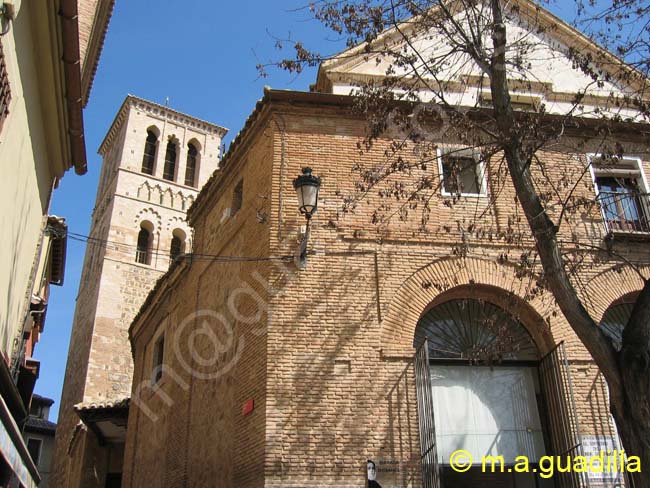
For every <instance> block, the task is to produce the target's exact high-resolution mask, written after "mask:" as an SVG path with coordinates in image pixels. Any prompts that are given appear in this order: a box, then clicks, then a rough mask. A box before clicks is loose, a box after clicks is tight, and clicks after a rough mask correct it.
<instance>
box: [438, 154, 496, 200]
mask: <svg viewBox="0 0 650 488" xmlns="http://www.w3.org/2000/svg"><path fill="white" fill-rule="evenodd" d="M440 170H441V174H442V192H443V194H445V195H485V184H484V181H483V162H482V161H480V160H479V159H478V158H476V157H474V156H465V155H450V154H446V155H444V154H443V155H442V156H440Z"/></svg>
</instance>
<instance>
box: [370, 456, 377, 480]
mask: <svg viewBox="0 0 650 488" xmlns="http://www.w3.org/2000/svg"><path fill="white" fill-rule="evenodd" d="M375 478H377V466H375V462H374V461H371V460H370V459H368V479H369V480H370V481H374V480H375Z"/></svg>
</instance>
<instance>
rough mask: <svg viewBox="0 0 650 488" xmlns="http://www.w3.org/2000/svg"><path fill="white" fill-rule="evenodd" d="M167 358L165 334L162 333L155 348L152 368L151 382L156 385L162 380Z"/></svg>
mask: <svg viewBox="0 0 650 488" xmlns="http://www.w3.org/2000/svg"><path fill="white" fill-rule="evenodd" d="M164 360H165V336H164V334H163V335H161V336H160V337H159V338H158V340H156V343H155V345H154V348H153V368H152V370H151V382H152V383H153V384H154V385H155V384H156V383H158V382H159V381H160V379H161V378H162V375H163V365H164Z"/></svg>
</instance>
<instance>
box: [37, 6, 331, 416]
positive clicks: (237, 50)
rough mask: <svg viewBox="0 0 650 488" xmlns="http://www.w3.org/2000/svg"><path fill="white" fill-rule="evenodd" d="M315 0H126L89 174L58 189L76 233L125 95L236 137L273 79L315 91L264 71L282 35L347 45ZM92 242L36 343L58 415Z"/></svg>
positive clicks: (105, 77)
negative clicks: (320, 16) (324, 21)
mask: <svg viewBox="0 0 650 488" xmlns="http://www.w3.org/2000/svg"><path fill="white" fill-rule="evenodd" d="M305 4H306V1H304V0H303V1H300V0H290V1H284V2H275V1H265V2H261V1H258V0H239V1H237V2H226V1H206V0H184V1H183V2H170V1H162V2H161V1H157V2H154V1H152V0H138V1H133V0H116V6H115V10H114V12H113V17H112V20H111V24H110V27H109V30H108V34H107V36H106V41H105V44H104V50H103V53H102V57H101V61H100V64H99V69H98V71H97V74H96V77H95V82H94V85H93V89H92V92H91V95H90V102H89V104H88V106H87V107H86V110H85V112H84V125H85V132H86V151H87V157H88V168H89V170H88V173H87V174H86V175H84V176H77V175H75V174H74V172H72V171H70V172H68V173H67V174H66V175H65V177H64V178H63V180H62V181H61V184H60V186H59V188H58V189H57V190H56V191H55V192H54V198H53V201H52V209H51V213H53V214H55V215H60V216H64V217H65V218H66V220H67V222H68V228H69V230H70V232H76V233H80V234H84V235H88V233H89V225H90V215H91V212H92V209H93V206H94V203H95V192H96V189H97V181H98V176H99V170H100V167H101V157H100V156H99V155H98V154H97V148H98V147H99V144H100V143H101V141H102V139H103V138H104V135H105V134H106V131H107V130H108V128H109V127H110V124H111V122H112V121H113V118H114V117H115V114H116V112H117V110H118V109H119V107H120V105H121V104H122V101H123V100H124V97H125V96H126V95H127V94H128V93H131V94H133V95H136V96H139V97H142V98H145V99H148V100H151V101H154V102H157V103H161V104H164V102H165V98H166V97H169V99H170V107H172V108H174V109H176V110H179V111H181V112H186V113H188V114H191V115H194V116H196V117H199V118H201V119H205V120H209V121H211V122H214V123H216V124H219V125H222V126H224V127H227V128H229V129H230V132H229V134H228V136H227V137H226V139H225V142H226V144H228V143H229V142H230V141H231V140H232V138H233V137H234V136H235V135H236V134H237V132H238V131H239V129H240V128H241V127H242V126H243V123H244V121H245V120H246V117H247V116H248V114H249V113H250V112H251V111H252V109H253V108H254V106H255V102H256V101H257V100H258V99H259V98H261V97H262V94H263V88H264V85H270V86H271V87H273V88H288V89H295V90H308V88H309V84H310V83H313V82H314V81H315V78H316V76H315V72H314V71H313V70H310V71H308V72H305V73H303V74H302V75H300V76H299V77H297V78H296V77H295V76H292V75H288V74H286V73H282V72H280V71H278V70H271V71H270V73H269V77H267V78H259V77H258V73H257V70H256V68H255V66H256V64H257V63H258V62H261V61H267V60H270V59H272V58H276V59H277V58H278V57H279V53H278V51H277V50H276V49H275V47H274V44H275V40H274V37H273V36H274V35H275V36H278V37H282V38H286V37H288V36H289V35H291V36H292V37H293V38H299V39H301V40H305V41H307V42H312V45H315V44H317V45H319V46H321V47H322V48H323V49H324V50H332V51H336V50H338V47H340V46H341V43H337V42H334V41H330V40H327V39H328V38H330V39H332V36H331V35H329V34H328V33H327V32H325V31H324V30H323V29H322V28H321V27H320V26H319V25H318V24H317V23H316V22H314V21H310V20H308V13H306V12H304V11H303V12H301V11H295V9H297V8H299V7H302V6H303V5H305ZM84 252H85V244H84V243H81V242H78V241H75V240H68V256H67V263H66V276H65V284H64V286H63V287H52V296H51V299H50V305H49V307H48V314H47V321H46V325H45V332H44V333H43V335H42V336H41V341H40V342H39V344H38V345H37V346H36V354H35V356H36V358H37V359H39V360H40V361H41V373H40V378H39V380H38V382H37V383H36V393H38V394H40V395H44V396H47V397H50V398H53V399H55V401H56V403H55V404H54V405H53V409H52V412H51V414H50V418H51V419H52V420H53V421H56V419H57V417H58V405H59V399H60V396H61V388H62V386H63V377H64V374H65V363H66V357H67V352H68V342H69V338H70V329H71V326H72V319H73V315H74V308H75V299H76V296H77V291H78V287H79V277H80V274H81V268H82V265H83V258H84Z"/></svg>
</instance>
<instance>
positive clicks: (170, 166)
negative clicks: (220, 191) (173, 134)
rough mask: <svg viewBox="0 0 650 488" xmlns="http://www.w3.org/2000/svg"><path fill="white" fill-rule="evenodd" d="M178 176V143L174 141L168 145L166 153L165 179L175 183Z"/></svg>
mask: <svg viewBox="0 0 650 488" xmlns="http://www.w3.org/2000/svg"><path fill="white" fill-rule="evenodd" d="M175 176H176V142H175V141H174V140H172V139H170V140H169V142H168V143H167V151H166V152H165V167H164V169H163V178H164V179H166V180H169V181H174V178H175Z"/></svg>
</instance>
